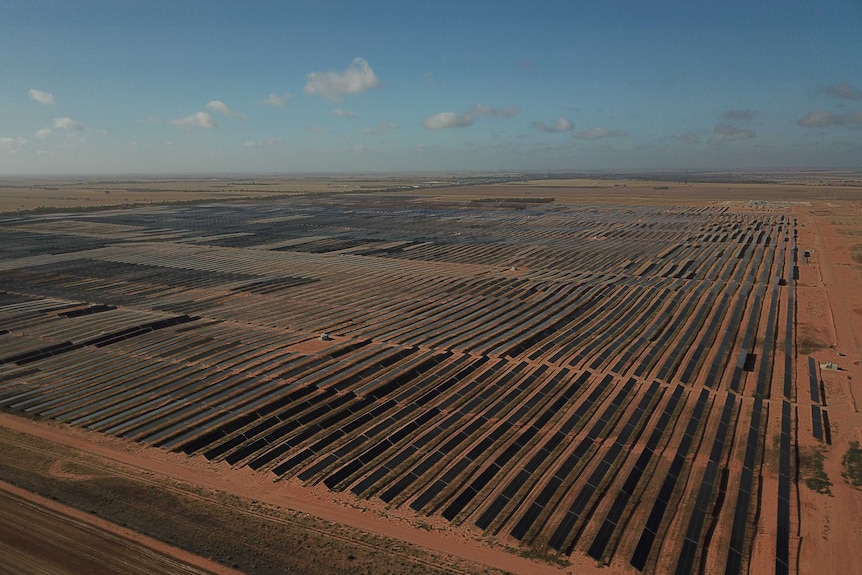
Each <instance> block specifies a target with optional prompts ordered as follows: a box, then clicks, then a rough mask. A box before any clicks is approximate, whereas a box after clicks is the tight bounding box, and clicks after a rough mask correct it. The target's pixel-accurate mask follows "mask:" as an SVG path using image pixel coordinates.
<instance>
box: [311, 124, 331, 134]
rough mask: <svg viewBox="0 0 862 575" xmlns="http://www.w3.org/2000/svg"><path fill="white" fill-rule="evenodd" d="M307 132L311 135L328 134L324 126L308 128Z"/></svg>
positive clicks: (327, 129)
mask: <svg viewBox="0 0 862 575" xmlns="http://www.w3.org/2000/svg"><path fill="white" fill-rule="evenodd" d="M308 130H309V131H310V132H311V133H312V134H328V133H329V128H327V127H326V126H309V127H308Z"/></svg>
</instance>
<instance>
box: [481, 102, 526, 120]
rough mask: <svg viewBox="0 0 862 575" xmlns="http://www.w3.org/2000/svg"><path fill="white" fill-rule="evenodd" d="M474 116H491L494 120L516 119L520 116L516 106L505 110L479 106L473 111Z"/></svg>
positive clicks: (507, 107)
mask: <svg viewBox="0 0 862 575" xmlns="http://www.w3.org/2000/svg"><path fill="white" fill-rule="evenodd" d="M472 114H474V115H476V116H491V117H494V118H514V117H515V116H517V115H518V108H516V107H515V106H506V107H505V108H492V107H491V106H486V105H484V104H478V105H477V106H476V107H475V108H473V110H472Z"/></svg>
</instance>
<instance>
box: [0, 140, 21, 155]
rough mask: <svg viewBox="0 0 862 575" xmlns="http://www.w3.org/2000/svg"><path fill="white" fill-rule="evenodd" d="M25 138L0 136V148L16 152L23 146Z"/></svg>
mask: <svg viewBox="0 0 862 575" xmlns="http://www.w3.org/2000/svg"><path fill="white" fill-rule="evenodd" d="M26 143H27V140H25V139H24V138H0V150H3V151H5V152H17V151H18V150H20V149H21V148H23V147H24V144H26Z"/></svg>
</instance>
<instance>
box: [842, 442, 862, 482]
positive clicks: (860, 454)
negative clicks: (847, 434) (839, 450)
mask: <svg viewBox="0 0 862 575" xmlns="http://www.w3.org/2000/svg"><path fill="white" fill-rule="evenodd" d="M841 467H842V471H841V477H843V478H844V481H846V482H847V483H849V484H850V485H852V486H853V487H862V447H860V445H859V442H858V441H855V440H854V441H851V442H850V448H849V449H848V450H847V453H845V454H844V456H843V457H841Z"/></svg>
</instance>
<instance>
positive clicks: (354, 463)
mask: <svg viewBox="0 0 862 575" xmlns="http://www.w3.org/2000/svg"><path fill="white" fill-rule="evenodd" d="M422 181H423V180H422V179H421V178H418V179H411V180H409V181H407V182H405V183H403V185H397V184H398V183H397V182H395V183H393V182H392V181H389V180H384V181H382V183H381V182H380V181H375V182H374V186H378V187H379V188H375V190H362V189H359V188H355V187H352V188H351V189H350V190H349V191H340V190H335V191H333V189H332V188H327V187H326V186H323V185H322V184H319V183H318V186H321V187H320V189H316V190H314V191H313V193H299V192H300V191H301V186H299V185H294V186H293V187H291V186H286V185H285V186H283V187H284V190H282V191H281V193H274V194H265V195H267V196H268V197H265V198H260V197H255V198H251V197H248V198H245V199H236V198H235V197H234V196H229V198H230V201H225V198H224V197H221V196H218V195H216V196H212V195H209V196H207V195H204V196H203V197H202V198H201V201H198V202H195V203H193V204H146V205H136V206H131V205H130V206H122V207H120V206H118V207H114V208H111V209H104V210H98V211H87V212H64V211H61V210H62V208H64V207H66V204H65V203H63V204H62V205H58V206H53V207H52V209H49V210H39V211H36V212H26V211H25V212H20V213H13V212H9V213H7V214H5V215H0V238H2V241H0V408H2V409H3V411H4V412H5V415H4V416H3V417H5V418H13V419H21V418H27V419H28V420H33V421H28V422H27V425H28V426H31V427H28V429H31V433H34V431H32V430H33V429H35V428H38V427H40V426H42V427H45V426H49V427H50V429H51V430H53V431H54V432H57V431H58V430H59V432H60V433H67V434H68V435H69V437H73V438H75V439H76V441H79V442H83V443H86V442H88V441H89V442H96V443H98V442H104V441H109V442H110V445H111V448H112V449H115V450H119V451H122V450H123V449H128V450H130V452H131V453H137V454H140V457H141V460H142V461H146V460H147V458H152V457H156V458H163V457H169V458H170V462H171V465H182V463H178V462H182V461H183V460H187V461H188V462H189V463H188V464H187V465H188V466H190V467H189V468H190V469H192V470H194V469H195V467H194V466H195V465H206V466H210V467H206V469H207V470H212V469H216V470H217V471H218V474H221V475H224V476H225V477H229V476H230V477H235V478H243V479H241V480H237V481H238V482H239V483H242V482H244V481H253V482H264V483H266V484H267V486H266V487H261V488H260V489H261V492H265V493H267V494H270V495H272V494H276V493H278V492H279V490H284V491H285V492H290V493H292V494H294V495H293V496H296V495H295V494H302V493H308V494H314V497H317V498H324V499H327V498H328V500H329V501H330V503H329V505H330V506H331V505H335V506H336V507H341V508H344V507H347V508H349V509H350V510H351V511H355V514H357V515H361V514H362V513H363V511H371V512H372V513H374V514H375V516H376V519H375V521H383V522H386V521H392V522H396V523H397V524H398V525H399V526H401V527H400V530H401V531H403V532H405V534H404V535H401V536H400V537H401V538H403V539H404V540H405V541H408V542H414V543H418V544H419V546H421V547H425V548H432V549H434V551H435V552H445V551H446V549H447V547H446V544H445V541H444V542H443V543H439V545H438V543H434V542H432V541H431V540H430V539H427V538H422V537H425V535H422V534H423V533H425V532H427V536H428V537H437V538H438V539H441V538H442V539H441V540H445V539H446V538H447V537H456V538H457V543H456V542H453V543H452V544H451V546H450V549H449V550H450V552H452V553H453V554H454V555H456V556H458V557H460V560H461V561H473V562H474V563H472V564H471V565H473V566H472V567H467V566H465V565H464V564H463V563H458V562H457V561H454V560H453V561H451V562H446V564H447V565H451V572H477V571H478V569H479V567H478V566H479V565H481V566H482V567H481V568H482V569H502V570H511V571H513V572H536V573H539V572H561V573H562V572H578V573H581V572H587V570H590V571H596V572H612V573H637V572H641V571H642V572H648V573H667V572H675V573H697V572H703V573H727V574H736V573H749V572H752V573H754V572H756V573H762V572H774V573H777V574H782V573H797V572H809V571H810V569H812V568H813V567H812V566H813V565H824V564H826V563H827V562H830V561H831V562H832V563H831V564H830V568H834V569H840V568H844V567H847V566H849V565H852V564H853V563H852V557H850V555H849V553H848V551H847V550H848V549H851V548H852V546H853V545H858V544H859V543H860V542H862V535H860V533H859V531H858V528H852V527H848V525H850V524H851V520H852V517H853V515H852V513H851V511H852V510H854V509H856V508H858V506H859V505H860V503H862V500H860V494H859V492H858V491H856V490H855V489H853V488H852V487H851V486H849V485H847V484H846V482H845V481H844V480H843V479H842V477H841V464H840V460H841V456H842V455H843V454H844V453H845V451H846V450H847V445H848V442H849V441H851V440H853V439H857V438H859V437H858V434H859V430H860V428H862V426H860V418H859V415H858V411H857V409H856V403H855V402H856V396H857V395H858V394H859V393H862V391H859V390H857V389H856V387H857V386H858V385H859V382H860V381H862V373H860V366H859V361H860V360H862V355H860V352H859V348H858V342H860V335H862V334H860V332H859V328H858V327H857V324H858V323H859V322H858V318H859V317H860V316H862V296H860V294H862V289H859V288H860V284H862V281H860V278H862V274H860V269H862V265H860V264H859V263H858V261H855V260H854V258H853V254H854V253H856V252H854V251H853V250H854V249H857V248H858V244H859V241H860V240H859V238H858V236H857V235H855V234H857V233H858V232H859V231H860V230H862V224H860V222H862V210H860V205H862V204H860V195H862V194H860V188H859V187H858V182H857V183H855V184H852V183H851V184H847V183H846V182H844V183H842V182H838V183H835V182H833V183H831V184H824V185H814V184H813V183H812V182H811V181H810V180H808V179H798V181H793V182H788V183H786V184H774V183H769V184H766V183H756V184H743V183H728V184H710V183H702V182H694V183H691V184H689V183H687V182H686V183H680V182H676V183H674V182H654V181H622V180H619V181H617V180H535V181H530V182H522V181H517V182H516V181H509V182H506V181H494V182H488V181H482V182H478V183H476V184H475V185H472V184H471V185H459V186H457V187H447V186H445V185H442V184H440V183H439V182H437V183H435V184H434V185H433V186H431V187H430V188H424V187H418V186H419V185H420V184H419V183H417V182H420V183H421V182H422ZM160 185H163V186H165V187H167V188H170V189H174V188H171V186H168V185H167V184H164V183H161V184H160ZM353 185H354V184H351V186H353ZM22 186H23V184H22ZM19 187H21V186H19ZM104 187H105V186H101V185H100V186H95V187H94V188H93V189H102V188H104ZM247 187H248V186H247ZM394 187H397V190H393V189H392V188H394ZM22 189H23V188H22ZM106 189H110V188H106ZM381 190H382V191H381ZM105 195H106V194H104V193H103V194H102V195H101V196H99V198H100V201H102V200H103V199H104V198H103V196H105ZM107 195H112V194H107ZM252 195H258V194H252ZM64 197H65V196H64ZM172 199H175V198H173V196H172ZM211 199H217V200H219V201H209V202H208V201H207V200H211ZM130 203H134V202H133V201H130ZM40 205H41V204H40ZM854 317H855V318H856V321H854ZM826 362H834V363H835V367H836V369H831V368H830V367H828V366H827V367H826V368H824V367H823V366H824V364H825V363H826ZM6 425H8V424H6ZM152 453H157V454H160V455H155V456H154V455H152ZM815 453H819V454H822V455H823V458H822V460H821V459H818V458H817V457H816V456H814V455H812V454H815ZM800 461H802V462H803V463H807V462H817V461H821V463H813V464H812V465H814V466H817V465H819V466H824V465H825V470H824V472H825V473H826V475H827V476H828V478H829V479H830V480H831V484H832V485H831V490H830V491H831V496H830V495H829V494H827V493H825V492H822V493H819V492H816V491H815V490H812V489H810V488H809V487H808V486H807V484H806V478H807V477H808V474H809V473H810V472H811V470H810V469H809V468H808V467H806V466H805V465H803V463H800ZM142 468H146V465H144V464H142ZM171 469H173V467H172V468H171ZM0 471H2V472H3V473H0V479H9V478H8V477H4V476H3V474H8V473H11V471H9V470H8V469H5V468H0ZM208 472H209V471H208ZM165 473H166V474H167V475H170V472H165ZM248 478H254V479H253V480H252V479H248ZM187 479H188V480H189V481H191V482H192V483H193V482H194V473H192V474H190V475H189V476H188V477H187ZM32 482H33V487H32V488H33V489H34V490H37V487H38V485H37V484H39V482H38V481H36V479H32ZM232 485H233V484H232ZM254 485H262V484H261V483H254ZM821 485H822V483H821ZM219 488H220V489H222V488H223V489H225V490H227V491H230V490H231V488H230V487H225V486H223V485H219ZM240 491H241V492H242V493H241V494H242V495H243V496H248V497H251V498H254V489H251V488H247V489H245V490H242V489H240ZM52 496H57V497H60V498H61V500H62V490H61V491H59V492H58V491H56V490H54V491H52ZM272 496H273V497H275V495H272ZM310 496H311V495H309V497H310ZM298 497H299V498H300V499H301V497H302V496H301V495H299V496H298ZM273 501H276V499H273ZM332 502H335V503H332ZM297 505H301V503H296V502H293V503H290V502H287V503H286V504H285V506H287V507H291V506H292V507H291V508H293V509H298V507H297ZM132 512H134V511H132ZM339 517H340V516H339ZM111 519H112V520H114V521H116V518H111ZM330 519H332V520H336V521H337V520H338V519H337V517H335V516H333V517H331V518H330ZM344 522H345V523H346V524H348V525H351V526H352V527H356V528H359V529H362V528H364V526H365V524H364V523H363V521H362V520H361V519H356V518H347V519H345V520H344ZM369 525H370V526H368V529H370V530H372V531H374V532H376V533H378V534H379V535H385V536H392V535H393V534H392V533H390V532H388V531H386V529H384V528H382V527H379V526H378V527H374V526H373V524H369ZM178 529H180V528H179V527H178ZM375 530H376V531H375ZM409 532H415V533H416V535H411V534H410V533H409ZM450 534H454V535H450ZM419 535H422V537H419ZM351 537H352V536H351ZM396 537H399V536H396ZM420 539H421V541H420ZM375 545H377V544H375ZM189 546H190V547H189V550H190V551H193V552H195V553H200V554H210V555H212V553H213V552H212V550H211V549H210V550H207V549H203V548H194V543H193V541H192V542H191V543H189ZM489 546H490V548H492V549H493V550H494V553H492V554H490V555H489V554H488V553H487V551H488V549H489ZM375 548H376V549H377V548H380V546H378V547H375ZM351 556H352V557H353V556H355V554H351ZM490 556H493V557H496V558H495V559H489V557H490ZM241 557H242V552H240V551H238V552H237V553H236V554H235V555H234V557H233V559H232V560H230V561H228V560H227V559H225V558H223V557H214V558H215V559H216V560H219V561H221V562H223V563H231V564H232V563H237V565H236V568H238V569H239V570H241V571H247V572H264V570H263V569H262V568H261V569H258V570H257V571H256V568H255V567H254V566H253V565H252V563H250V562H249V563H242V560H241ZM410 557H414V556H413V555H410ZM237 558H240V560H239V561H237ZM363 560H364V558H363ZM407 560H408V559H405V561H407ZM532 560H534V561H532ZM409 561H412V563H411V564H412V565H414V566H419V567H417V568H423V569H424V568H430V567H429V565H428V564H429V563H433V562H430V561H427V560H425V559H419V560H416V559H409ZM344 569H345V571H344V572H350V565H349V563H346V564H345V567H344ZM372 572H373V570H372ZM395 572H397V571H395ZM417 572H419V571H417ZM429 572H430V571H429Z"/></svg>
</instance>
